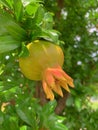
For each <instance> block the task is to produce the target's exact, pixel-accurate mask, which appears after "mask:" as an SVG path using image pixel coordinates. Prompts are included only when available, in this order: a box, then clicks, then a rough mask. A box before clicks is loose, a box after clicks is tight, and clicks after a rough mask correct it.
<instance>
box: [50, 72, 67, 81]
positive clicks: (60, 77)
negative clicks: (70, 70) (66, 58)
mask: <svg viewBox="0 0 98 130" xmlns="http://www.w3.org/2000/svg"><path fill="white" fill-rule="evenodd" d="M50 71H51V74H52V75H53V76H54V77H55V78H56V79H57V80H66V79H65V78H64V76H63V75H62V73H61V70H60V69H51V70H50Z"/></svg>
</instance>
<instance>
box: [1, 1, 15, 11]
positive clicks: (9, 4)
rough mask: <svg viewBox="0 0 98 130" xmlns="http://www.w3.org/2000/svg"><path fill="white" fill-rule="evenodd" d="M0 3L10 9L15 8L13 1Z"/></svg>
mask: <svg viewBox="0 0 98 130" xmlns="http://www.w3.org/2000/svg"><path fill="white" fill-rule="evenodd" d="M0 2H1V4H3V5H4V6H5V7H7V8H9V9H11V8H12V7H13V0H0Z"/></svg>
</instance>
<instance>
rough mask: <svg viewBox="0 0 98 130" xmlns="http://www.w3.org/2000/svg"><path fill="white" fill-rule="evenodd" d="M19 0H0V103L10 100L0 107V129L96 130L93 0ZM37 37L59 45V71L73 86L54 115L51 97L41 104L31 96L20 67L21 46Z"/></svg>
mask: <svg viewBox="0 0 98 130" xmlns="http://www.w3.org/2000/svg"><path fill="white" fill-rule="evenodd" d="M22 2H23V3H24V4H23V3H22ZM22 2H21V0H17V1H16V0H0V8H1V9H0V106H1V108H2V104H4V103H5V104H6V103H7V102H9V103H10V105H6V108H5V110H4V112H2V111H0V129H1V130H7V129H8V128H9V130H31V129H33V130H39V129H41V128H43V127H46V128H48V129H50V130H97V129H98V116H97V115H98V80H97V77H98V69H97V68H98V0H47V1H46V0H43V1H41V0H40V1H39V0H23V1H22ZM5 12H7V14H6V13H5ZM9 15H11V16H12V17H13V19H12V18H10V16H9ZM16 28H18V29H16ZM37 38H38V39H39V38H43V39H46V40H49V41H52V42H54V43H57V44H59V45H60V46H61V47H62V49H63V52H64V55H65V62H64V66H63V69H64V70H65V71H66V72H67V73H68V74H69V75H70V76H71V77H72V78H73V79H74V83H75V89H74V90H71V94H70V95H69V96H68V98H67V100H66V106H65V108H64V110H63V112H62V113H61V114H60V115H57V114H55V113H54V110H55V107H56V104H57V101H56V100H55V101H53V102H48V103H46V104H45V105H44V106H43V107H42V106H41V105H40V104H39V102H38V100H37V99H36V98H33V95H34V92H35V86H36V82H34V81H30V80H28V79H26V78H25V77H24V76H23V75H22V74H21V72H20V69H19V65H18V57H19V56H21V55H22V56H25V55H27V51H26V48H25V44H27V43H28V42H30V41H32V40H35V39H37ZM13 49H14V50H13ZM1 52H4V53H1ZM28 95H29V96H28ZM95 99H97V100H95ZM5 104H4V105H5ZM3 109H4V107H3Z"/></svg>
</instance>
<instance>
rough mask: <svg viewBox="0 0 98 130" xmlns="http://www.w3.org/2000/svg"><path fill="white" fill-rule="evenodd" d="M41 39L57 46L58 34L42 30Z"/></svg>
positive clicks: (53, 31)
mask: <svg viewBox="0 0 98 130" xmlns="http://www.w3.org/2000/svg"><path fill="white" fill-rule="evenodd" d="M40 37H42V38H44V39H46V40H49V41H51V42H54V43H57V44H58V37H59V35H58V32H57V31H55V30H47V29H42V34H41V36H40Z"/></svg>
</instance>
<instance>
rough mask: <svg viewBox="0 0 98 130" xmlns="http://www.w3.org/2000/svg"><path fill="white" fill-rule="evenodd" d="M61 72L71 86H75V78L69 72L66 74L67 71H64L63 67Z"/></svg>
mask: <svg viewBox="0 0 98 130" xmlns="http://www.w3.org/2000/svg"><path fill="white" fill-rule="evenodd" d="M60 72H61V73H62V75H63V76H64V78H65V79H66V82H67V83H68V84H69V86H71V87H72V88H74V84H73V79H72V78H71V77H70V76H69V75H68V74H66V72H64V71H63V70H62V69H60Z"/></svg>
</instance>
